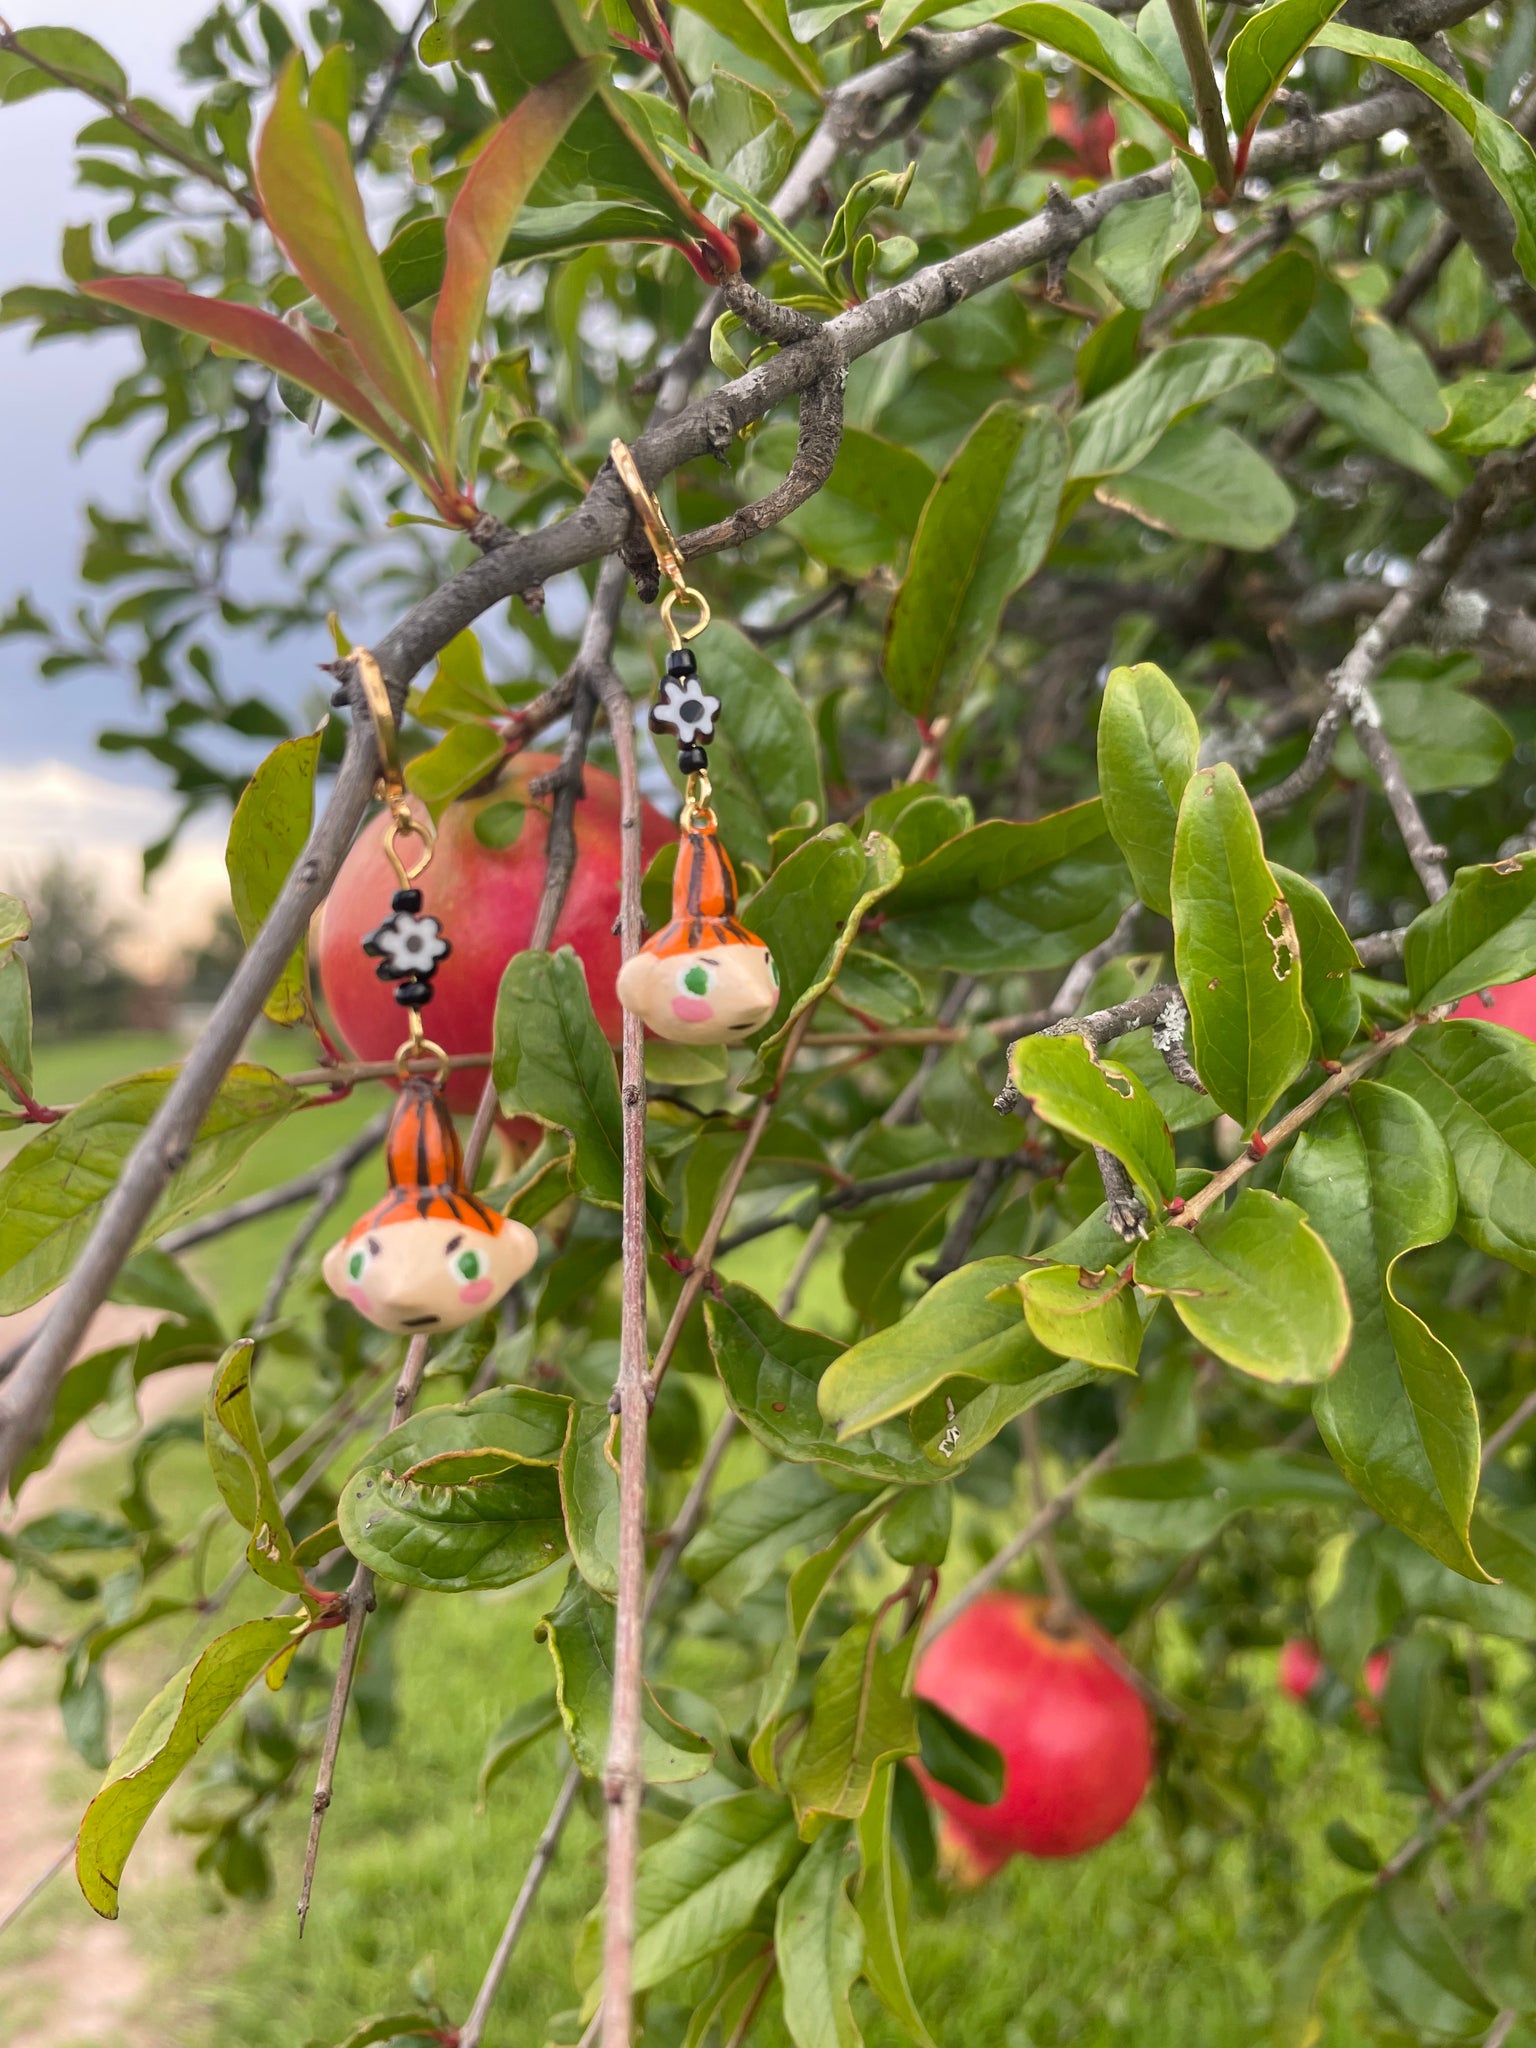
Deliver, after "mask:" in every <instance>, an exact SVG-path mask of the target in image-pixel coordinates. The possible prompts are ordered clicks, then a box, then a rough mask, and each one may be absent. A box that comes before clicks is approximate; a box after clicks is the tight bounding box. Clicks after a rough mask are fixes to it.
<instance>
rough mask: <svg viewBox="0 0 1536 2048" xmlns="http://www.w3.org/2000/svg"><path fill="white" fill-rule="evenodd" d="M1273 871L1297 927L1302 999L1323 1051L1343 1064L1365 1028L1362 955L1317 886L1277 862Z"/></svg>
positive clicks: (1273, 864)
mask: <svg viewBox="0 0 1536 2048" xmlns="http://www.w3.org/2000/svg"><path fill="white" fill-rule="evenodd" d="M1269 871H1270V873H1271V874H1272V875H1273V876H1274V878H1275V880H1276V881H1277V882H1278V883H1279V884H1280V887H1281V889H1282V891H1283V892H1284V895H1285V900H1286V902H1287V903H1288V904H1289V905H1290V910H1291V918H1292V921H1293V922H1294V924H1295V926H1296V943H1297V945H1298V946H1299V947H1300V948H1301V999H1302V1001H1303V1002H1304V1003H1305V1004H1306V1006H1307V1009H1308V1011H1309V1012H1310V1014H1311V1018H1312V1022H1313V1024H1314V1025H1315V1026H1316V1028H1317V1036H1318V1043H1319V1045H1320V1046H1321V1048H1322V1050H1323V1052H1324V1053H1326V1054H1327V1055H1328V1057H1329V1058H1330V1059H1337V1057H1338V1056H1339V1054H1340V1053H1341V1052H1343V1050H1344V1048H1345V1047H1346V1046H1347V1045H1349V1044H1351V1043H1352V1041H1353V1039H1354V1036H1355V1033H1356V1032H1357V1031H1358V1030H1359V1029H1360V997H1359V993H1358V992H1357V990H1356V988H1355V983H1354V970H1355V969H1356V968H1357V967H1358V966H1359V965H1360V956H1359V954H1358V953H1357V952H1356V951H1355V942H1354V940H1353V939H1352V938H1351V937H1350V936H1349V933H1348V932H1347V931H1345V929H1344V927H1343V925H1341V924H1340V923H1339V920H1338V916H1337V914H1336V913H1335V911H1334V907H1333V905H1332V904H1331V903H1330V902H1329V901H1328V898H1327V897H1326V896H1325V895H1324V894H1323V892H1322V890H1321V889H1319V888H1318V886H1317V884H1316V883H1315V882H1309V881H1308V880H1307V878H1306V876H1305V875H1298V874H1295V873H1293V871H1292V870H1291V869H1290V868H1282V867H1279V866H1277V865H1276V864H1275V862H1273V861H1271V862H1270V868H1269Z"/></svg>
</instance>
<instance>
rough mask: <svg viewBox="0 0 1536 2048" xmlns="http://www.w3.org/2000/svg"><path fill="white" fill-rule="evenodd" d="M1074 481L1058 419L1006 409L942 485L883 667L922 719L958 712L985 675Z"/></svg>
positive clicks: (983, 427)
mask: <svg viewBox="0 0 1536 2048" xmlns="http://www.w3.org/2000/svg"><path fill="white" fill-rule="evenodd" d="M1065 475H1066V440H1065V436H1064V435H1063V433H1062V429H1061V425H1060V422H1059V421H1058V420H1057V419H1056V417H1055V415H1054V414H1053V413H1051V412H1050V411H1048V410H1046V409H1045V408H1043V407H1034V408H1026V407H1024V406H1019V405H1014V404H1012V403H1010V402H1007V401H1005V402H1003V403H1001V404H999V405H995V406H993V407H992V408H991V410H990V411H988V412H986V413H984V414H983V415H982V417H981V418H980V419H979V420H978V421H977V423H976V425H975V427H974V428H973V429H972V430H971V433H970V435H969V436H968V437H967V439H966V442H965V445H964V446H963V447H962V448H961V449H960V450H959V452H958V453H957V454H956V456H955V457H954V459H953V461H952V462H951V463H950V464H949V465H948V467H947V468H946V469H945V471H944V473H943V475H942V476H941V477H940V478H939V480H938V482H937V483H936V484H935V485H934V487H933V492H932V494H931V496H930V497H929V499H928V502H927V504H926V505H925V506H924V507H923V516H922V518H921V520H920V521H919V522H918V528H917V532H916V535H915V536H914V538H913V541H912V553H911V556H910V559H909V560H908V563H907V573H906V575H905V577H904V578H903V579H902V582H901V586H900V588H899V589H898V591H897V593H896V597H895V601H894V602H893V604H892V606H891V610H890V614H889V617H888V619H887V621H886V633H885V652H884V655H883V658H882V664H881V665H882V668H883V670H884V673H885V679H886V682H887V683H888V684H889V685H890V688H891V692H892V694H893V695H894V697H895V698H896V701H897V703H898V704H900V705H901V706H902V708H903V709H904V710H906V711H910V712H911V713H912V714H913V716H914V717H916V718H924V719H928V718H933V717H936V716H937V715H938V714H939V713H940V712H942V711H947V710H950V709H952V708H953V705H954V703H955V701H956V700H957V699H958V698H959V697H960V696H961V695H963V693H964V692H965V690H966V689H967V688H968V687H969V685H970V684H971V683H972V681H973V680H974V679H975V675H976V671H977V669H978V668H979V667H980V665H981V663H982V661H983V660H984V659H985V657H986V654H987V652H988V650H989V648H990V647H991V645H992V642H993V640H994V639H995V638H996V637H997V631H998V626H999V623H1000V621H1001V618H1002V612H1003V606H1004V605H1005V604H1006V603H1007V601H1008V599H1009V597H1010V596H1011V595H1012V594H1013V592H1014V591H1015V590H1017V589H1018V587H1019V585H1020V584H1021V583H1024V582H1027V581H1028V579H1029V578H1030V577H1031V576H1032V575H1033V574H1034V572H1035V570H1036V569H1038V568H1039V566H1040V564H1041V562H1042V561H1043V560H1044V559H1045V552H1046V549H1047V548H1048V547H1049V546H1050V542H1051V536H1052V533H1053V532H1054V530H1055V525H1056V508H1057V505H1058V503H1059V501H1060V497H1061V487H1062V483H1063V480H1064V478H1065Z"/></svg>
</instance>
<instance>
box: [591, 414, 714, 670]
mask: <svg viewBox="0 0 1536 2048" xmlns="http://www.w3.org/2000/svg"><path fill="white" fill-rule="evenodd" d="M608 455H609V459H610V461H611V462H612V463H613V466H614V468H615V469H616V470H617V471H618V473H619V481H620V482H621V483H622V484H623V486H624V488H625V490H626V491H627V492H628V493H629V498H630V503H631V504H632V505H633V506H634V508H635V510H636V512H637V513H638V514H639V516H640V524H641V525H642V526H643V527H644V528H645V537H646V539H647V540H648V541H649V542H650V544H651V553H652V554H653V555H654V556H655V557H656V561H657V564H658V566H659V567H660V569H661V573H662V575H663V576H665V577H666V579H667V581H668V582H669V583H670V584H671V585H672V588H671V589H670V590H669V591H668V592H667V594H666V596H665V597H664V598H663V599H662V600H661V622H662V624H663V625H664V626H665V627H666V629H667V638H668V639H669V640H670V641H671V643H672V645H673V646H674V647H681V646H682V644H683V642H684V641H685V640H696V639H697V638H698V636H699V635H700V633H702V632H703V630H704V628H705V627H706V626H707V625H708V624H709V600H708V599H707V598H706V597H705V595H704V593H703V592H702V591H701V590H695V589H694V588H693V586H692V584H691V583H690V582H689V581H688V579H687V577H686V576H685V575H684V574H683V558H682V555H681V554H680V553H679V551H678V545H677V540H676V537H675V536H674V534H673V532H672V529H671V527H670V526H668V524H667V517H666V514H665V513H664V512H663V511H662V509H661V506H660V504H659V503H658V502H657V498H656V494H655V492H654V491H653V490H652V489H651V487H650V485H649V484H648V483H647V482H646V481H645V478H644V477H643V476H642V475H641V474H640V470H639V467H638V465H637V464H636V462H635V458H634V456H633V455H632V454H631V453H630V451H629V449H628V447H627V446H626V445H625V443H624V442H622V441H620V440H619V439H617V437H615V439H614V440H612V441H610V442H609V444H608ZM679 604H684V605H687V606H689V607H690V609H692V610H693V611H696V612H697V613H698V615H699V616H698V621H697V623H696V624H695V625H692V626H690V627H689V628H688V630H687V632H686V633H685V632H683V631H682V630H681V629H680V628H679V626H678V625H677V623H676V621H675V620H674V618H673V616H672V614H673V612H674V610H675V609H676V607H677V606H678V605H679Z"/></svg>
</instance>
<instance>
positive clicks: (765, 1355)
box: [704, 1280, 937, 1486]
mask: <svg viewBox="0 0 1536 2048" xmlns="http://www.w3.org/2000/svg"><path fill="white" fill-rule="evenodd" d="M704 1322H705V1326H706V1328H707V1329H708V1331H709V1345H710V1350H711V1351H712V1352H713V1353H714V1359H715V1367H716V1370H717V1371H718V1372H719V1374H720V1379H721V1382H722V1384H723V1385H724V1388H725V1398H726V1400H727V1401H728V1402H729V1403H730V1405H731V1408H732V1410H733V1412H734V1413H735V1414H736V1415H737V1416H738V1417H739V1418H740V1420H741V1421H742V1422H744V1423H745V1424H746V1426H747V1428H748V1429H749V1430H750V1431H751V1432H752V1434H753V1436H755V1437H756V1438H757V1440H758V1442H759V1443H760V1444H762V1445H763V1446H764V1447H765V1449H767V1450H769V1451H771V1452H772V1453H773V1455H774V1456H775V1457H778V1458H788V1459H790V1460H791V1461H792V1462H794V1463H796V1464H805V1463H816V1464H826V1465H835V1466H838V1467H840V1468H841V1469H842V1470H843V1471H845V1472H853V1473H856V1474H857V1475H858V1476H859V1477H860V1478H864V1479H878V1480H892V1481H895V1482H897V1483H898V1484H901V1485H904V1486H908V1485H912V1484H913V1483H914V1482H916V1483H922V1482H924V1481H927V1480H930V1479H933V1478H934V1477H936V1476H937V1475H936V1474H935V1473H934V1472H933V1470H932V1468H931V1467H930V1465H929V1464H928V1461H927V1460H926V1459H925V1458H924V1457H923V1456H922V1454H921V1452H920V1451H918V1450H917V1448H916V1446H915V1445H914V1444H913V1442H912V1438H911V1434H910V1432H909V1431H908V1429H907V1428H906V1425H905V1424H904V1423H899V1422H897V1423H877V1424H876V1426H875V1427H874V1428H873V1429H872V1430H870V1432H869V1433H868V1435H867V1436H863V1437H860V1438H859V1439H858V1440H857V1441H856V1442H854V1443H848V1444H844V1443H839V1442H838V1439H837V1435H836V1433H835V1431H833V1430H832V1429H831V1428H830V1427H829V1426H828V1425H827V1424H826V1423H825V1422H823V1421H822V1419H821V1412H820V1410H819V1408H818V1407H817V1405H816V1390H817V1388H818V1387H819V1385H820V1384H821V1379H822V1375H823V1374H824V1373H825V1372H826V1370H827V1368H828V1366H830V1365H831V1363H832V1361H833V1360H834V1359H835V1358H836V1357H837V1356H838V1355H839V1353H840V1352H841V1351H842V1348H843V1347H842V1346H841V1345H840V1344H836V1343H834V1342H833V1340H832V1339H831V1338H830V1337H823V1336H822V1335H821V1334H820V1333H819V1332H818V1331H816V1330H800V1329H796V1328H795V1326H794V1325H793V1324H792V1323H786V1322H783V1321H781V1319H780V1318H779V1317H778V1316H776V1315H775V1314H774V1312H773V1310H772V1309H771V1308H770V1307H769V1306H768V1304H767V1302H765V1301H762V1300H760V1299H759V1297H758V1296H757V1295H755V1294H754V1293H752V1291H751V1290H750V1288H746V1287H740V1286H738V1285H737V1284H736V1282H735V1281H732V1280H726V1281H723V1282H722V1283H721V1287H720V1293H719V1295H718V1297H717V1298H714V1299H711V1298H710V1297H709V1296H708V1295H706V1297H705V1301H704Z"/></svg>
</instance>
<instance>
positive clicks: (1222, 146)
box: [1168, 0, 1237, 199]
mask: <svg viewBox="0 0 1536 2048" xmlns="http://www.w3.org/2000/svg"><path fill="white" fill-rule="evenodd" d="M1168 11H1169V13H1170V14H1171V15H1172V16H1173V25H1174V28H1175V30H1176V31H1177V33H1178V38H1179V48H1180V49H1181V50H1182V51H1183V53H1184V64H1185V68H1186V69H1187V70H1188V72H1189V83H1190V89H1191V91H1192V92H1193V93H1194V96H1195V114H1196V117H1197V119H1198V120H1199V123H1200V140H1201V141H1202V142H1203V143H1204V145H1205V155H1206V161H1207V162H1208V163H1209V164H1210V166H1211V169H1212V170H1213V171H1214V172H1215V173H1216V185H1217V193H1216V196H1217V197H1218V198H1224V199H1230V198H1232V197H1233V195H1234V194H1235V193H1236V191H1237V170H1236V167H1235V166H1234V164H1233V162H1232V143H1231V140H1230V138H1229V137H1228V135H1227V113H1226V108H1225V106H1224V105H1223V103H1222V97H1221V87H1220V86H1219V85H1218V84H1217V82H1216V68H1215V66H1214V65H1213V64H1212V62H1211V46H1210V44H1209V43H1208V42H1207V41H1206V39H1205V5H1204V0H1168Z"/></svg>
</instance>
